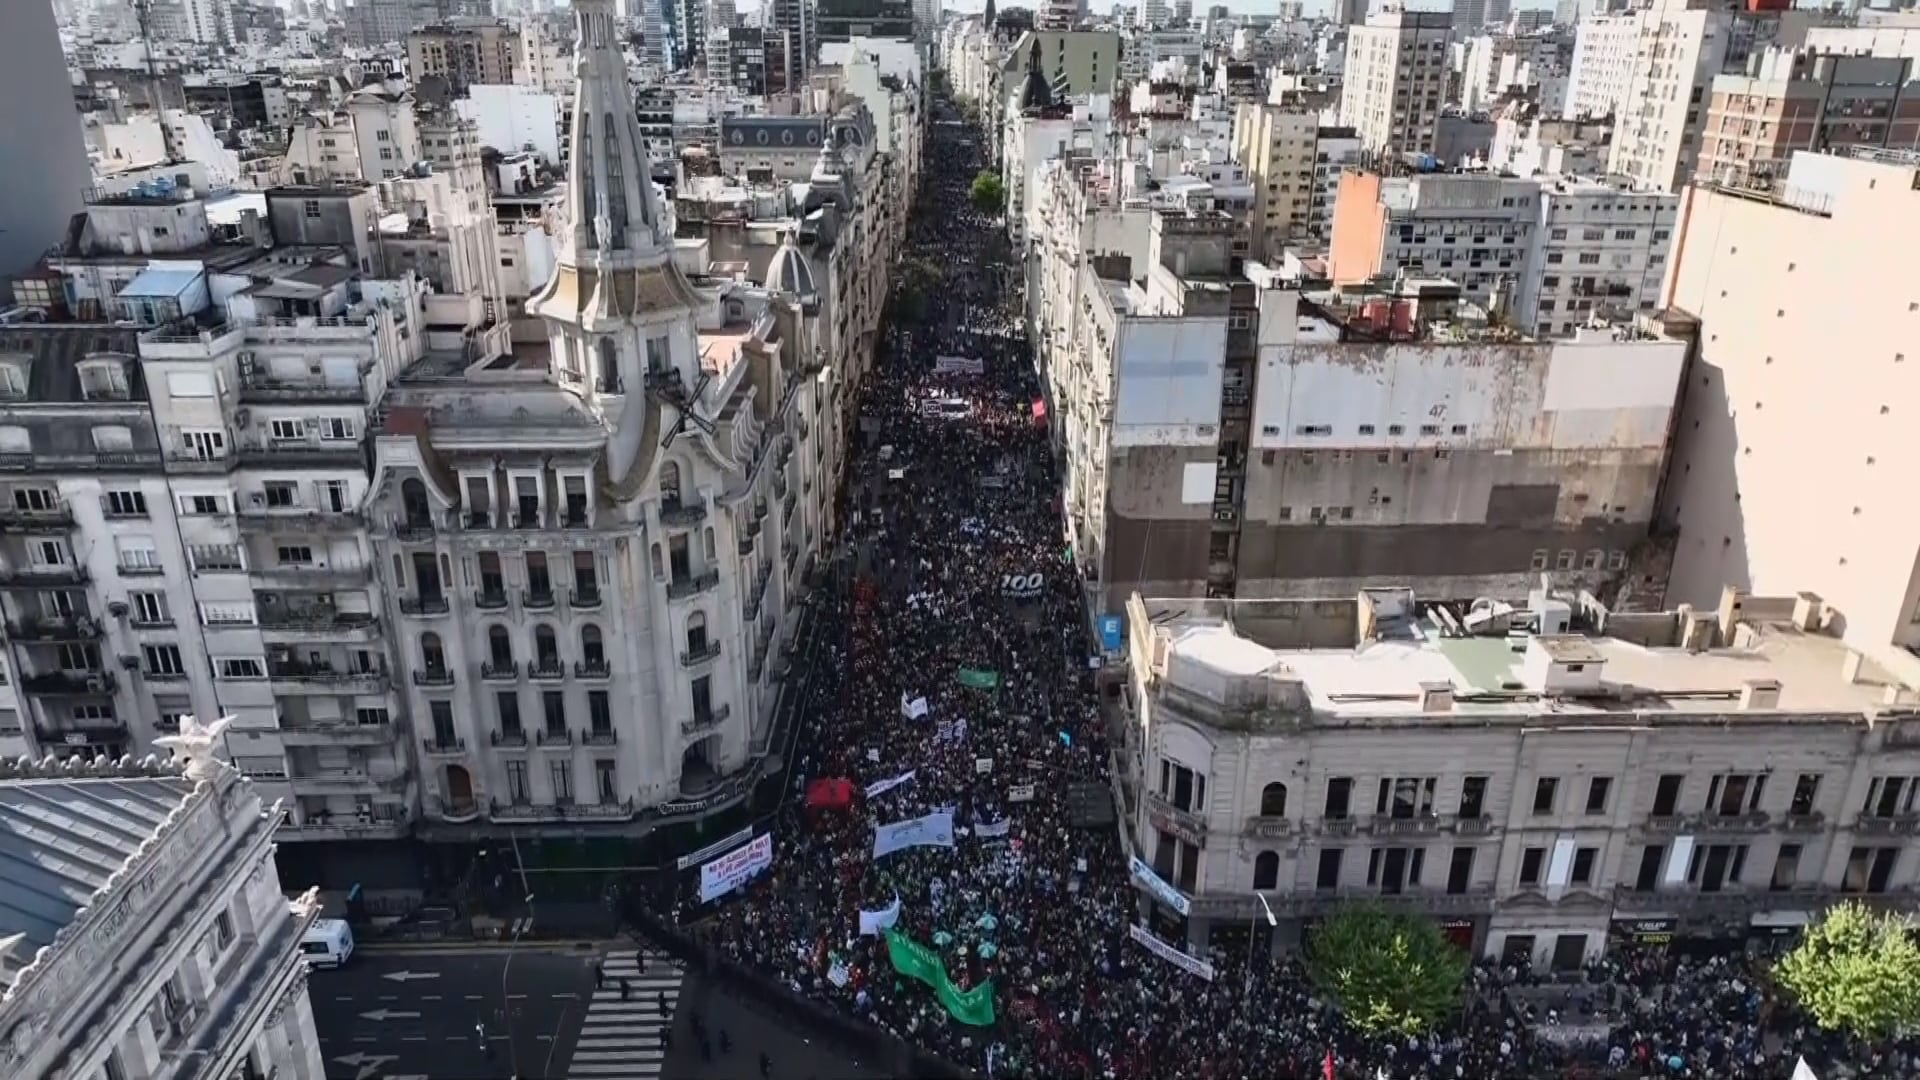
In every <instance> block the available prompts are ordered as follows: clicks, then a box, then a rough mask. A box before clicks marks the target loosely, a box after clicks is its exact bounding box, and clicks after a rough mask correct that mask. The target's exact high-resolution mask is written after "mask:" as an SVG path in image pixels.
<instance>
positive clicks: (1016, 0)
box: [940, 0, 1553, 15]
mask: <svg viewBox="0 0 1920 1080" xmlns="http://www.w3.org/2000/svg"><path fill="white" fill-rule="evenodd" d="M1221 3H1223V4H1225V5H1226V7H1227V10H1228V11H1231V12H1233V13H1234V14H1236V15H1262V14H1272V13H1273V12H1274V11H1275V10H1276V9H1277V8H1278V7H1279V4H1278V3H1276V2H1273V0H1193V10H1194V11H1195V12H1196V13H1204V12H1205V11H1206V10H1207V9H1208V8H1210V7H1212V6H1213V5H1215V4H1221ZM994 4H995V6H996V7H1028V8H1031V7H1037V6H1038V4H1037V3H1032V2H1026V0H1012V2H1011V3H1005V4H1003V3H1001V2H1000V0H994ZM940 6H941V7H942V8H943V9H945V10H947V11H980V10H982V9H983V8H985V7H986V6H987V5H986V0H942V2H941V5H940ZM1088 6H1089V7H1091V8H1092V9H1093V10H1094V11H1095V12H1106V11H1109V10H1111V9H1112V7H1113V0H1088ZM1129 6H1135V7H1137V6H1138V3H1137V0H1136V2H1134V3H1130V4H1129ZM1167 6H1168V7H1172V6H1173V4H1172V0H1168V4H1167ZM1407 6H1408V7H1409V8H1411V9H1413V10H1416V11H1420V10H1432V11H1451V10H1452V9H1453V5H1452V3H1450V2H1449V0H1415V2H1413V3H1410V4H1408V5H1407ZM1513 6H1514V7H1516V8H1551V7H1552V6H1553V2H1552V0H1514V5H1513ZM1331 8H1332V5H1331V4H1330V3H1329V2H1328V0H1306V10H1307V14H1308V15H1325V14H1326V13H1327V12H1328V11H1329V10H1331Z"/></svg>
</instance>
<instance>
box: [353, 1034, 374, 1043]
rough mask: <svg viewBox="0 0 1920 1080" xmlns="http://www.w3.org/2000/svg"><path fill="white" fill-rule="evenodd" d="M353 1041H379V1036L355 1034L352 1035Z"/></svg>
mask: <svg viewBox="0 0 1920 1080" xmlns="http://www.w3.org/2000/svg"><path fill="white" fill-rule="evenodd" d="M353 1041H354V1042H379V1041H380V1037H379V1036H378V1035H355V1036H354V1037H353Z"/></svg>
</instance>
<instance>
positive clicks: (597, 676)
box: [573, 660, 613, 681]
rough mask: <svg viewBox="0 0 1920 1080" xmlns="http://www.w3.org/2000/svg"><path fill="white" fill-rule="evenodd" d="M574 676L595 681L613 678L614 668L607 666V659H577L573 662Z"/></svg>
mask: <svg viewBox="0 0 1920 1080" xmlns="http://www.w3.org/2000/svg"><path fill="white" fill-rule="evenodd" d="M573 677H574V678H576V679H589V680H593V681H599V680H603V679H611V678H612V677H613V669H612V668H610V667H608V666H607V662H606V661H605V660H575V661H574V662H573Z"/></svg>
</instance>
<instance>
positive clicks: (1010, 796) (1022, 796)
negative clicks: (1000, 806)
mask: <svg viewBox="0 0 1920 1080" xmlns="http://www.w3.org/2000/svg"><path fill="white" fill-rule="evenodd" d="M1007 801H1008V802H1032V801H1033V785H1032V784H1015V785H1013V786H1012V787H1010V788H1008V789H1007Z"/></svg>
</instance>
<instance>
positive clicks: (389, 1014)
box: [360, 1009, 420, 1020]
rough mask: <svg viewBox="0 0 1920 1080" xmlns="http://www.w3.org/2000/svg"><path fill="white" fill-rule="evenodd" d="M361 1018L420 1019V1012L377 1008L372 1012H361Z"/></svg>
mask: <svg viewBox="0 0 1920 1080" xmlns="http://www.w3.org/2000/svg"><path fill="white" fill-rule="evenodd" d="M360 1019H362V1020H418V1019H420V1014H419V1013H417V1012H402V1011H400V1010H399V1009H375V1010H373V1011H372V1012H363V1013H361V1014H360Z"/></svg>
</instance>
